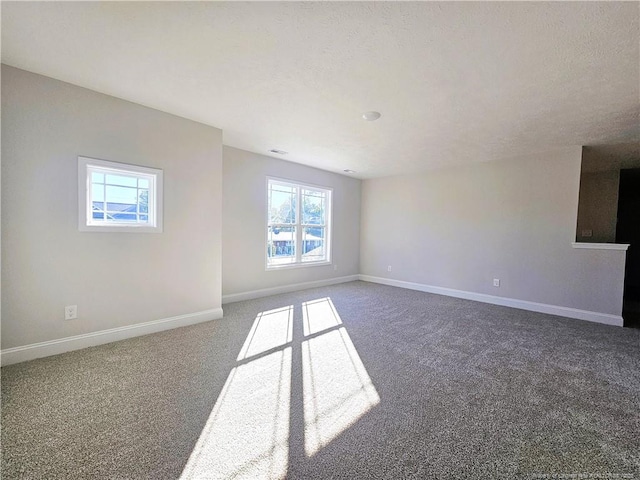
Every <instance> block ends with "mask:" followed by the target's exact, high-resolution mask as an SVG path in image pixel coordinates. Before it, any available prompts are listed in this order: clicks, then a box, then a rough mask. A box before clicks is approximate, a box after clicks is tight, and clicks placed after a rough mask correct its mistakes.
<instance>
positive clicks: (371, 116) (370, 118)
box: [362, 110, 382, 122]
mask: <svg viewBox="0 0 640 480" xmlns="http://www.w3.org/2000/svg"><path fill="white" fill-rule="evenodd" d="M381 116H382V115H381V114H380V112H375V111H373V110H372V111H370V112H364V113H363V114H362V118H364V119H365V120H366V121H367V122H374V121H376V120H378V119H379V118H380V117H381Z"/></svg>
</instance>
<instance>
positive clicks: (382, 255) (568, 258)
mask: <svg viewBox="0 0 640 480" xmlns="http://www.w3.org/2000/svg"><path fill="white" fill-rule="evenodd" d="M580 163H581V149H580V147H576V148H567V149H563V150H559V151H558V152H557V153H555V154H551V155H550V154H548V153H547V154H544V155H539V156H533V157H530V158H520V159H512V160H509V161H496V162H489V163H482V164H475V165H472V166H466V167H460V168H452V169H446V170H438V171H433V172H430V173H425V174H422V175H413V176H403V177H392V178H381V179H374V180H365V181H364V182H363V186H362V213H361V216H362V222H361V232H360V235H361V238H362V242H361V249H360V270H361V273H362V274H364V275H371V276H375V277H382V278H390V279H398V280H403V281H407V282H415V283H419V284H422V285H430V286H437V287H445V288H451V289H456V290H462V291H465V292H475V293H480V294H485V295H494V296H500V297H507V298H512V299H519V300H525V301H529V302H537V303H542V304H548V305H556V306H563V307H569V308H574V309H580V310H586V311H591V312H601V313H605V314H611V315H617V316H619V315H620V314H621V311H622V285H623V276H624V259H625V252H624V251H622V252H621V251H604V250H578V249H573V248H572V247H571V242H572V241H574V239H575V228H576V227H575V226H576V214H577V206H578V186H579V178H580ZM389 265H391V266H392V272H391V273H389V272H387V266H389ZM494 278H499V279H500V281H501V285H500V287H499V288H496V287H493V285H492V280H493V279H494Z"/></svg>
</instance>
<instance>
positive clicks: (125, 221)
mask: <svg viewBox="0 0 640 480" xmlns="http://www.w3.org/2000/svg"><path fill="white" fill-rule="evenodd" d="M78 160H79V182H80V184H79V186H78V187H79V196H80V201H79V203H80V209H81V219H80V229H81V230H90V229H101V228H102V229H105V228H108V229H111V228H113V227H116V228H118V229H122V227H124V228H132V229H134V230H125V231H136V230H139V229H140V228H142V229H147V230H156V231H157V230H158V229H159V228H160V225H161V223H160V220H161V218H160V217H161V215H160V213H161V209H160V208H159V205H160V202H161V185H162V182H161V180H162V171H161V170H156V169H151V168H147V167H138V166H134V165H125V164H120V163H115V162H107V161H105V160H96V159H91V158H84V157H79V159H78Z"/></svg>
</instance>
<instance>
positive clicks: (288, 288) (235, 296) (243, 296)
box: [222, 275, 360, 305]
mask: <svg viewBox="0 0 640 480" xmlns="http://www.w3.org/2000/svg"><path fill="white" fill-rule="evenodd" d="M359 278H360V275H347V276H345V277H336V278H328V279H326V280H316V281H313V282H304V283H294V284H291V285H282V286H279V287H272V288H263V289H261V290H252V291H250V292H241V293H232V294H229V295H222V304H223V305H224V304H225V303H233V302H241V301H243V300H253V299H254V298H262V297H268V296H270V295H278V294H280V293H289V292H296V291H298V290H306V289H307V288H314V287H326V286H327V285H336V284H338V283H346V282H355V281H356V280H359Z"/></svg>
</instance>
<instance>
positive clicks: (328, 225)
mask: <svg viewBox="0 0 640 480" xmlns="http://www.w3.org/2000/svg"><path fill="white" fill-rule="evenodd" d="M272 182H273V183H276V184H279V185H281V186H286V187H293V188H295V189H296V204H297V205H296V219H297V222H296V223H294V224H291V225H290V226H292V227H294V228H296V246H297V248H296V259H295V262H293V263H288V264H285V265H269V255H268V253H267V249H266V248H265V255H264V269H265V271H266V272H270V271H274V270H280V269H283V268H297V267H308V266H311V265H330V264H331V248H332V244H333V227H332V225H333V188H332V187H323V186H320V185H315V184H312V183H302V182H299V181H296V180H288V179H285V178H280V177H271V176H267V177H266V187H265V188H266V203H265V205H266V215H265V219H266V224H265V231H264V232H265V247H268V245H269V223H270V215H271V214H270V212H269V206H270V205H271V201H270V196H269V194H270V193H271V190H270V186H271V183H272ZM305 188H307V189H316V190H322V191H324V192H325V194H327V195H326V196H325V222H324V225H318V227H323V228H324V229H325V236H324V241H325V244H324V252H325V255H324V259H322V260H319V261H316V262H303V261H302V258H301V255H302V248H299V247H301V246H302V229H303V227H302V225H303V223H302V203H303V202H302V190H303V189H305Z"/></svg>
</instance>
